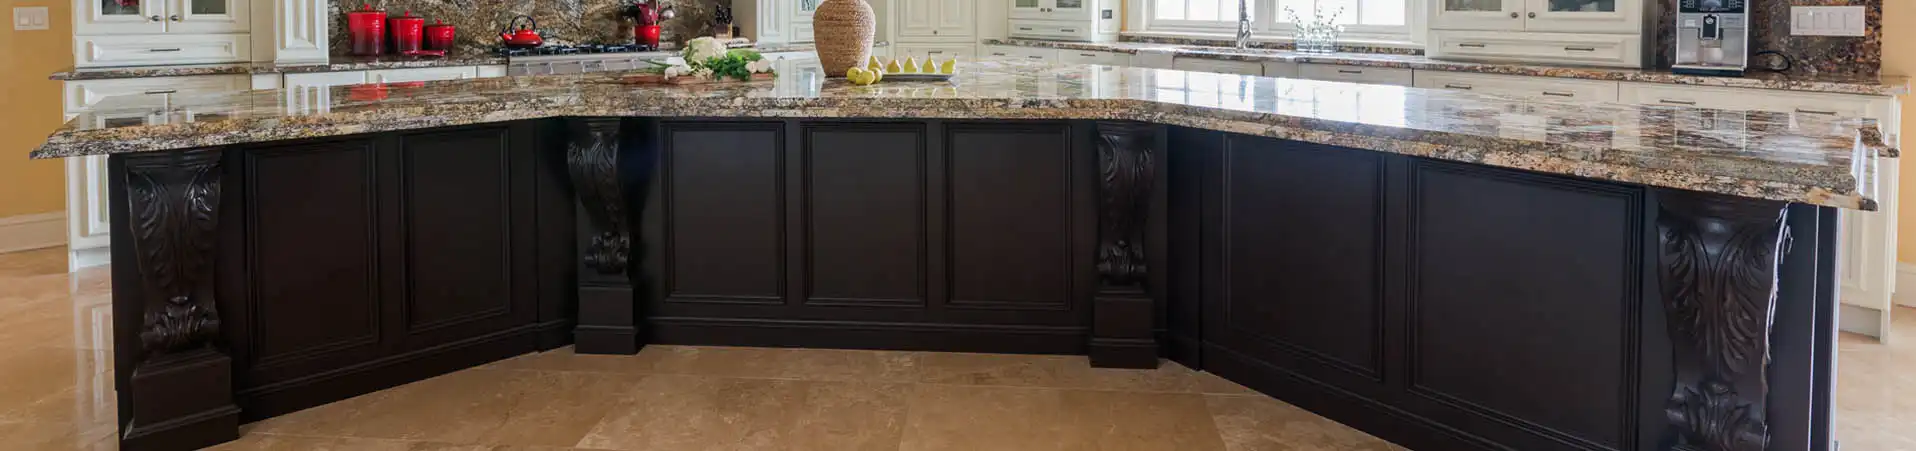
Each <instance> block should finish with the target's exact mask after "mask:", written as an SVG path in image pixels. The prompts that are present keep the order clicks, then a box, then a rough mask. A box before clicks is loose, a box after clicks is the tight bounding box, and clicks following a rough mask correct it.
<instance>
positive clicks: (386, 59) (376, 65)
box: [47, 42, 890, 81]
mask: <svg viewBox="0 0 1916 451" xmlns="http://www.w3.org/2000/svg"><path fill="white" fill-rule="evenodd" d="M887 45H890V44H889V43H886V42H879V43H876V44H874V46H876V47H884V46H887ZM751 47H753V48H754V49H756V50H758V51H760V52H764V53H778V52H806V51H811V50H812V48H813V46H812V45H811V44H763V45H757V46H751ZM647 53H655V55H650V56H652V57H658V58H665V57H670V56H676V55H678V51H676V50H672V51H660V52H647ZM495 64H506V57H503V56H498V55H493V54H483V55H451V56H445V57H436V56H427V57H414V56H400V55H385V56H335V57H332V59H331V60H330V61H327V62H326V63H324V64H321V63H300V64H278V63H234V64H189V65H175V66H133V67H106V68H97V69H68V70H65V71H61V72H55V73H53V75H50V76H48V77H47V78H49V79H52V80H58V81H71V80H105V79H114V78H145V77H184V76H191V75H250V74H294V73H312V72H345V71H356V70H380V69H417V68H426V67H457V66H486V65H495Z"/></svg>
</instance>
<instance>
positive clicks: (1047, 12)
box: [999, 0, 1116, 20]
mask: <svg viewBox="0 0 1916 451" xmlns="http://www.w3.org/2000/svg"><path fill="white" fill-rule="evenodd" d="M999 1H1003V0H999ZM1100 3H1101V2H1100V1H1098V0H1011V18H1013V19H1038V20H1092V19H1095V18H1096V17H1097V16H1096V14H1098V12H1097V11H1096V10H1097V9H1098V7H1097V5H1098V4H1100ZM1103 3H1113V4H1115V3H1116V2H1115V1H1113V2H1103Z"/></svg>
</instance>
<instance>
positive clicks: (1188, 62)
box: [1171, 58, 1264, 75]
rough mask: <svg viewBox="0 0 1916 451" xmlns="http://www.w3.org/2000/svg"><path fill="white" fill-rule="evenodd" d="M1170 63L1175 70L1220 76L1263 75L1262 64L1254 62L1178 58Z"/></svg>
mask: <svg viewBox="0 0 1916 451" xmlns="http://www.w3.org/2000/svg"><path fill="white" fill-rule="evenodd" d="M1171 63H1172V65H1173V67H1174V68H1176V69H1177V70H1188V71H1193V72H1215V73H1220V74H1238V75H1264V63H1260V62H1256V61H1232V60H1213V59H1203V58H1178V59H1176V60H1172V62H1171Z"/></svg>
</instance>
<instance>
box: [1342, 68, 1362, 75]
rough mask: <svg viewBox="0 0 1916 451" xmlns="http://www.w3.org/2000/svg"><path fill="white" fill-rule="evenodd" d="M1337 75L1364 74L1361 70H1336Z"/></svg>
mask: <svg viewBox="0 0 1916 451" xmlns="http://www.w3.org/2000/svg"><path fill="white" fill-rule="evenodd" d="M1337 73H1340V74H1360V75H1361V74H1363V73H1364V71H1361V70H1351V69H1338V70H1337Z"/></svg>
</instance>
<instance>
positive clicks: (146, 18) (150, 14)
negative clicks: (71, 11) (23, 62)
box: [74, 0, 250, 36]
mask: <svg viewBox="0 0 1916 451" xmlns="http://www.w3.org/2000/svg"><path fill="white" fill-rule="evenodd" d="M79 4H80V5H85V6H84V8H82V9H81V10H80V11H79V13H80V14H81V16H80V20H79V21H77V22H78V23H76V26H77V27H76V28H75V29H74V34H76V35H88V36H98V35H124V34H217V33H244V32H246V31H247V28H248V25H249V24H248V21H249V20H250V16H248V15H247V9H248V8H247V6H248V4H249V2H248V1H247V0H82V1H81V2H80V3H79Z"/></svg>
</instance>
